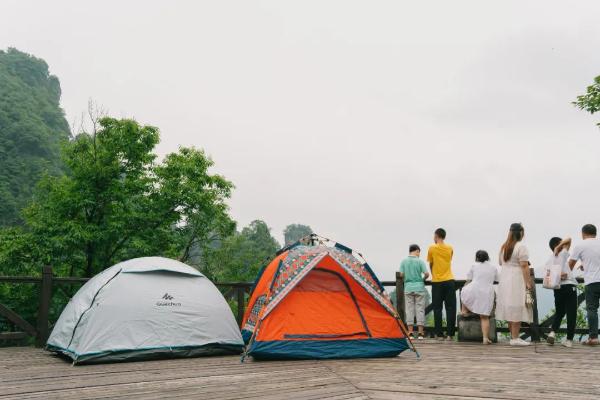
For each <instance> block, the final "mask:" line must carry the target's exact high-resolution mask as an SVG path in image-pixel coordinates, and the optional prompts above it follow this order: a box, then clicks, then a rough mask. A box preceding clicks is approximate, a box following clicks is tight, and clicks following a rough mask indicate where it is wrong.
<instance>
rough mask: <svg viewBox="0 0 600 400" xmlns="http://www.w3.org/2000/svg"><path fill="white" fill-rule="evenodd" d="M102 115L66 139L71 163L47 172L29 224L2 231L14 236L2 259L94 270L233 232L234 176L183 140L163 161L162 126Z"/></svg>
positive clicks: (183, 254)
mask: <svg viewBox="0 0 600 400" xmlns="http://www.w3.org/2000/svg"><path fill="white" fill-rule="evenodd" d="M97 122H98V125H97V127H98V129H97V130H95V129H94V131H92V132H91V133H86V132H82V133H80V134H78V135H77V136H76V137H75V138H74V139H73V140H72V141H71V142H69V143H68V144H66V145H64V147H63V156H64V157H63V158H64V163H65V165H66V166H67V168H68V173H67V174H65V175H63V176H52V175H46V176H45V177H43V178H42V180H41V181H40V183H39V185H38V189H37V191H36V194H35V196H34V198H33V201H32V203H31V204H30V205H29V206H28V207H27V208H26V209H25V211H24V215H25V227H24V228H23V229H21V230H16V231H11V232H5V233H4V235H5V236H6V235H8V236H9V237H10V238H11V239H10V243H12V244H9V245H8V246H7V248H4V249H3V251H2V252H1V253H0V260H2V259H4V260H5V261H9V260H11V259H12V260H15V259H16V260H19V261H21V263H20V264H19V265H21V266H23V265H32V266H34V267H39V266H40V265H42V264H45V263H51V264H52V265H53V266H54V267H55V271H56V273H58V274H60V275H75V276H87V277H90V276H93V275H95V274H96V273H98V272H100V271H102V270H103V269H105V268H107V267H109V266H111V265H113V264H115V263H117V262H119V261H122V260H126V259H130V258H134V257H140V256H149V255H163V256H167V257H173V258H180V259H182V260H184V261H185V260H187V258H189V256H190V249H191V248H192V247H193V246H194V245H197V246H199V247H201V248H202V247H204V246H208V245H209V243H208V242H209V241H211V240H217V239H219V238H221V237H226V236H228V235H229V234H231V232H232V231H233V230H234V227H235V223H234V222H233V221H232V220H231V219H230V217H229V215H228V207H227V204H226V203H225V201H226V199H228V198H229V197H230V194H231V190H232V188H233V185H232V184H231V183H230V182H229V181H227V180H226V179H225V178H223V177H221V176H219V175H213V174H210V173H209V169H210V167H212V165H213V162H212V161H211V160H210V159H209V158H208V157H207V156H206V155H205V154H204V153H203V152H202V151H201V150H197V149H194V148H181V149H180V150H179V152H177V153H172V154H169V155H167V156H166V157H165V159H164V161H163V162H162V163H159V162H157V160H156V158H157V157H156V155H155V154H154V152H153V150H154V148H155V146H156V145H157V143H158V141H159V133H158V129H157V128H154V127H151V126H140V125H139V124H138V123H137V122H136V121H134V120H128V119H121V120H118V119H114V118H108V117H104V118H101V119H99V120H98V121H97ZM94 126H96V125H95V124H94ZM32 249H33V251H32ZM23 261H27V263H24V262H23ZM12 264H16V263H12Z"/></svg>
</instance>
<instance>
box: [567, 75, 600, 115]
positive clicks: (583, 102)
mask: <svg viewBox="0 0 600 400" xmlns="http://www.w3.org/2000/svg"><path fill="white" fill-rule="evenodd" d="M573 104H574V105H575V106H576V107H578V108H579V109H581V110H585V111H587V112H589V113H590V114H594V113H596V112H598V111H600V76H597V77H596V78H594V83H593V84H592V85H590V86H588V87H587V91H586V93H585V94H583V95H581V96H577V100H576V101H574V102H573ZM597 125H598V126H599V127H600V122H599V123H597Z"/></svg>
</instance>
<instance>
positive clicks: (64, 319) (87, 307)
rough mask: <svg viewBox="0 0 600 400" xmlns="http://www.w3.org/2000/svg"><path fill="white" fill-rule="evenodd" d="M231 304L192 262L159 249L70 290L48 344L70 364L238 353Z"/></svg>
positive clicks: (239, 346)
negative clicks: (156, 253) (159, 254)
mask: <svg viewBox="0 0 600 400" xmlns="http://www.w3.org/2000/svg"><path fill="white" fill-rule="evenodd" d="M243 344H244V342H243V340H242V337H241V334H240V331H239V328H238V326H237V323H236V321H235V318H234V317H233V313H232V312H231V309H230V308H229V305H228V304H227V302H226V301H225V299H224V298H223V296H222V295H221V293H220V292H219V291H218V290H217V288H216V287H215V285H213V283H212V282H211V281H210V280H208V278H206V277H205V276H204V275H202V274H201V273H200V272H198V271H197V270H195V269H194V268H192V267H190V266H188V265H186V264H183V263H181V262H179V261H175V260H171V259H167V258H162V257H143V258H136V259H133V260H128V261H124V262H121V263H119V264H117V265H114V266H112V267H110V268H108V269H106V270H105V271H103V272H101V273H100V274H98V275H96V276H95V277H93V278H92V279H90V280H89V281H88V282H87V283H86V284H85V285H84V286H83V287H82V288H81V289H79V291H78V292H77V293H76V294H75V296H73V298H72V299H71V301H70V302H69V304H67V306H66V307H65V309H64V310H63V312H62V314H61V315H60V318H59V319H58V321H57V322H56V325H55V327H54V330H53V331H52V334H51V335H50V337H49V338H48V343H47V349H48V350H50V351H54V352H57V353H62V354H64V355H66V356H68V357H70V358H71V359H73V363H74V364H82V363H94V362H113V361H130V360H143V359H153V358H165V357H193V356H201V355H212V354H232V353H235V354H237V353H240V352H241V351H242V349H243Z"/></svg>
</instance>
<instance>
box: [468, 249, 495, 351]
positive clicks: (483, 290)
mask: <svg viewBox="0 0 600 400" xmlns="http://www.w3.org/2000/svg"><path fill="white" fill-rule="evenodd" d="M475 261H476V263H475V264H474V265H473V266H472V267H471V270H470V271H469V274H468V275H467V284H466V285H465V287H464V288H463V289H462V291H461V294H460V300H461V303H462V314H463V315H467V314H469V312H471V313H474V314H479V319H480V321H481V332H482V333H483V344H491V343H492V341H491V340H490V315H491V314H492V310H493V309H494V297H495V295H494V281H496V280H498V268H497V267H496V266H495V265H493V264H491V263H490V262H489V261H490V256H489V255H488V253H487V251H485V250H479V251H478V252H477V253H476V254H475Z"/></svg>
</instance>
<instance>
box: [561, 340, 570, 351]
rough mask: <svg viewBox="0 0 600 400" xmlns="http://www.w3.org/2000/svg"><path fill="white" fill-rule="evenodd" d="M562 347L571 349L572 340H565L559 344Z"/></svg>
mask: <svg viewBox="0 0 600 400" xmlns="http://www.w3.org/2000/svg"><path fill="white" fill-rule="evenodd" d="M561 344H562V345H563V346H565V347H567V348H569V349H570V348H571V347H573V341H572V340H565V341H563V342H562V343H561Z"/></svg>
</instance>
